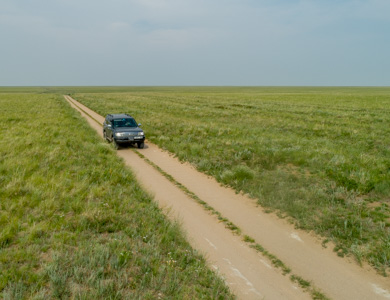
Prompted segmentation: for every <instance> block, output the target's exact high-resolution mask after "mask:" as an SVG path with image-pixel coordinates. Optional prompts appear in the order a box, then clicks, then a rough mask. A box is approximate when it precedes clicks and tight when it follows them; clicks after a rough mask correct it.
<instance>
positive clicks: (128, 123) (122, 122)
mask: <svg viewBox="0 0 390 300" xmlns="http://www.w3.org/2000/svg"><path fill="white" fill-rule="evenodd" d="M112 125H113V126H114V128H118V127H137V126H138V125H137V123H136V122H135V120H134V119H132V118H125V119H116V120H113V121H112Z"/></svg>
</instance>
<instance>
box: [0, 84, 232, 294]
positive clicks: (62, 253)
mask: <svg viewBox="0 0 390 300" xmlns="http://www.w3.org/2000/svg"><path fill="white" fill-rule="evenodd" d="M0 298H2V299H26V298H28V299H56V298H57V299H64V298H77V299H123V298H124V299H129V298H130V299H189V298H205V299H218V298H219V299H230V298H233V296H232V295H231V294H230V292H229V290H228V288H227V287H226V286H225V285H224V283H223V281H222V280H221V279H219V277H218V276H216V274H215V273H214V272H212V271H210V270H209V269H208V268H207V267H206V266H205V261H204V259H203V258H202V257H201V256H200V255H199V254H197V253H196V251H194V250H193V249H192V248H191V247H190V246H189V245H188V243H187V242H186V240H185V238H184V237H183V234H182V232H181V231H180V229H179V227H178V225H177V224H175V223H172V222H170V221H169V220H167V219H166V217H165V216H164V215H163V214H162V213H161V211H160V210H159V209H158V207H157V205H156V204H155V203H154V202H153V201H152V200H151V198H150V197H149V196H148V195H147V194H146V193H145V192H144V191H143V190H142V189H141V188H140V186H139V185H138V184H137V183H136V181H135V179H134V176H133V175H132V174H131V172H130V171H129V170H128V169H126V168H125V167H124V165H123V163H122V161H121V160H120V159H119V158H117V156H116V154H115V151H114V150H113V149H112V148H111V147H110V146H109V145H107V144H106V143H104V141H103V140H102V139H101V138H99V137H98V136H97V135H96V133H94V132H93V130H92V129H91V128H90V127H89V126H88V124H87V123H86V121H85V120H84V119H83V118H81V117H80V116H79V114H78V113H77V112H76V111H75V110H73V109H72V108H70V106H69V105H68V104H67V103H66V102H65V101H64V99H63V97H62V96H61V95H53V94H50V93H46V94H44V93H42V94H37V93H32V92H28V93H16V92H13V93H12V94H11V93H5V92H1V89H0Z"/></svg>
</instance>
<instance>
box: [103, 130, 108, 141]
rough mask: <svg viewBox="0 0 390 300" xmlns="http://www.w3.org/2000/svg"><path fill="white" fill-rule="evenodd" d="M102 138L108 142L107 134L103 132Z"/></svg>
mask: <svg viewBox="0 0 390 300" xmlns="http://www.w3.org/2000/svg"><path fill="white" fill-rule="evenodd" d="M103 138H104V140H106V141H107V142H109V140H108V137H107V133H106V131H105V130H103Z"/></svg>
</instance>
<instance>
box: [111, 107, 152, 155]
mask: <svg viewBox="0 0 390 300" xmlns="http://www.w3.org/2000/svg"><path fill="white" fill-rule="evenodd" d="M140 126H141V124H137V122H136V121H135V120H134V118H133V117H132V116H130V115H128V114H109V115H107V116H106V119H105V120H104V123H103V136H104V138H105V139H106V140H107V141H109V142H114V143H115V146H116V147H119V146H120V145H124V144H133V145H134V144H137V146H138V148H143V147H144V145H145V143H144V142H145V134H144V132H143V130H142V129H141V128H140Z"/></svg>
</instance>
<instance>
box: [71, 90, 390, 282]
mask: <svg viewBox="0 0 390 300" xmlns="http://www.w3.org/2000/svg"><path fill="white" fill-rule="evenodd" d="M115 89H116V88H114V87H107V88H103V87H101V88H96V89H94V88H88V89H85V90H83V88H73V89H69V90H68V92H70V93H73V95H74V97H75V98H76V99H77V100H79V101H81V102H82V103H84V104H85V105H87V106H89V107H90V108H92V109H94V110H95V111H97V112H98V113H100V114H101V115H105V114H107V113H119V112H128V113H130V114H132V115H133V116H134V117H135V118H136V120H137V121H138V122H141V123H142V124H143V128H144V130H145V131H146V135H147V138H148V139H149V140H151V141H152V142H154V143H156V144H158V145H159V146H161V147H162V148H164V149H167V150H168V151H170V152H172V153H174V154H175V155H177V157H178V158H179V159H181V160H183V161H189V162H191V163H192V164H194V165H195V166H196V167H197V168H198V169H199V170H201V171H203V172H205V173H207V174H210V175H212V176H214V177H215V178H216V179H217V180H218V181H220V182H221V183H223V184H226V185H229V186H232V187H233V188H235V189H236V190H237V191H243V192H245V193H247V194H249V195H250V196H252V197H254V198H256V199H258V202H259V203H260V204H261V205H262V206H263V207H264V208H265V209H266V210H267V211H275V212H277V213H278V214H279V215H280V216H281V217H288V218H289V219H290V220H291V221H292V222H294V223H295V224H296V225H297V226H298V227H300V228H303V229H306V230H310V231H315V232H316V233H317V234H319V235H321V236H322V237H323V238H324V245H325V244H326V241H329V240H331V241H333V242H334V243H335V244H336V245H337V246H336V248H335V251H337V253H338V255H340V256H344V255H351V254H352V255H353V256H354V257H355V258H356V259H357V260H358V261H359V262H361V261H367V262H369V263H370V264H372V265H373V266H375V267H376V268H377V269H378V270H379V271H380V272H382V274H385V273H386V270H387V271H388V269H389V267H390V206H389V205H390V198H389V197H390V196H389V195H390V88H386V87H383V88H379V87H378V88H353V87H350V88H347V87H345V88H341V87H340V88H316V87H259V88H256V87H226V88H224V87H220V88H217V87H215V88H213V87H205V88H200V87H199V88H196V87H176V88H175V87H160V88H158V87H153V88H148V87H138V88H136V87H134V88H124V87H121V88H117V90H115Z"/></svg>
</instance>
